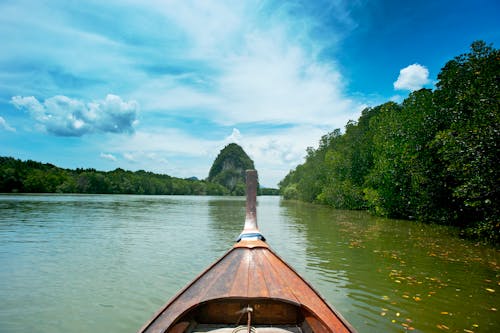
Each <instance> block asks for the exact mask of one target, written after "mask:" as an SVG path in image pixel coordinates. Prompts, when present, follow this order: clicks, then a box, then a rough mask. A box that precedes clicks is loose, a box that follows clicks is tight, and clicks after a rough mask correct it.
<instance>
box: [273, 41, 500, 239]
mask: <svg viewBox="0 0 500 333" xmlns="http://www.w3.org/2000/svg"><path fill="white" fill-rule="evenodd" d="M438 79H439V82H438V83H437V84H436V87H437V89H436V90H435V91H431V90H428V89H422V90H419V91H415V92H413V93H412V94H410V95H409V96H408V98H406V99H405V100H404V102H403V103H402V104H396V103H393V102H388V103H385V104H382V105H379V106H377V107H374V108H367V109H365V110H364V111H363V112H362V114H361V117H360V118H359V120H358V122H352V121H350V122H349V123H348V124H347V125H346V129H345V133H344V134H341V133H340V130H335V131H334V132H332V133H330V134H328V135H325V136H324V137H322V138H321V140H320V143H319V147H318V149H312V148H308V150H307V158H306V161H305V163H303V164H302V165H299V166H298V167H297V168H296V169H295V170H292V171H290V173H289V174H288V175H287V176H286V177H285V178H284V179H283V180H282V181H281V182H280V184H279V185H280V191H281V194H282V195H283V196H284V197H285V198H287V199H288V198H290V199H300V200H304V201H309V202H318V203H323V204H327V205H330V206H332V207H336V208H344V209H363V208H368V209H370V210H371V211H373V212H374V213H375V214H377V215H383V216H388V217H397V218H407V219H417V220H420V221H426V222H435V223H442V224H450V225H456V226H459V227H461V228H462V230H463V234H464V235H467V236H471V237H476V238H480V239H483V240H487V241H489V242H493V243H498V242H499V241H500V208H499V207H500V205H499V204H498V203H499V202H500V194H499V193H500V184H499V180H500V171H499V170H500V168H498V166H499V165H500V147H499V146H500V144H499V137H500V112H499V106H500V103H499V102H500V96H499V91H500V89H499V84H500V53H499V51H498V50H496V49H494V48H493V47H492V46H487V45H486V44H485V43H484V42H481V41H479V42H474V43H473V44H472V46H471V52H470V53H467V54H463V55H460V56H458V57H456V58H455V59H453V60H451V61H449V62H448V63H447V64H446V65H445V66H444V68H443V69H442V71H441V73H440V74H439V76H438Z"/></svg>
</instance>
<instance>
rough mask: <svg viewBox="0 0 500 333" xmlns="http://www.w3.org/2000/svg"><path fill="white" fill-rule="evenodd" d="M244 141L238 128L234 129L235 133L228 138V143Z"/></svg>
mask: <svg viewBox="0 0 500 333" xmlns="http://www.w3.org/2000/svg"><path fill="white" fill-rule="evenodd" d="M241 139H242V136H241V132H240V131H239V130H238V129H237V128H233V132H232V133H231V135H229V136H228V137H227V138H226V140H225V141H226V142H227V143H232V142H234V143H240V141H241Z"/></svg>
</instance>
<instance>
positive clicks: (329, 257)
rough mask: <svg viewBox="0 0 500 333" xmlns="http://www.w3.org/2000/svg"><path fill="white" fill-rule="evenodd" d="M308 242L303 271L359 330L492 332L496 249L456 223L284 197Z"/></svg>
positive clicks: (289, 214)
mask: <svg viewBox="0 0 500 333" xmlns="http://www.w3.org/2000/svg"><path fill="white" fill-rule="evenodd" d="M281 207H282V208H283V210H284V214H285V215H286V216H287V218H288V220H289V222H290V223H292V224H295V225H297V229H300V230H302V231H303V232H304V235H305V237H306V239H307V241H305V242H304V243H305V247H306V249H305V250H306V252H307V268H306V271H307V273H306V274H307V275H309V276H311V278H312V280H315V281H316V282H317V285H318V288H319V289H320V290H321V292H322V293H324V295H325V297H327V299H329V300H330V302H331V303H332V304H334V305H335V306H337V307H339V308H342V310H341V312H342V313H343V314H344V315H345V316H346V317H347V318H348V319H349V320H350V321H351V322H352V323H353V325H354V326H355V327H357V328H358V329H359V330H360V331H361V332H364V331H374V330H375V331H382V330H385V331H393V332H400V331H401V330H414V331H420V332H431V331H440V330H444V331H447V330H449V331H457V332H463V331H465V332H470V331H472V332H474V331H481V332H494V331H496V330H497V329H498V327H499V325H500V322H499V315H498V313H497V310H498V308H499V306H500V304H499V300H498V297H496V292H497V289H498V286H499V284H500V275H499V274H500V270H499V266H498V263H499V258H500V255H499V251H497V250H495V249H491V248H488V247H484V246H480V245H477V244H473V243H470V242H468V241H466V240H463V239H460V238H458V237H457V232H456V230H455V229H453V228H448V227H443V226H435V225H425V224H421V223H417V222H410V221H400V220H389V219H382V218H377V217H373V216H371V215H369V214H367V213H365V212H356V211H342V210H333V209H329V208H327V207H322V206H316V205H309V204H303V203H297V202H281Z"/></svg>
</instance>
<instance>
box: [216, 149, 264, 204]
mask: <svg viewBox="0 0 500 333" xmlns="http://www.w3.org/2000/svg"><path fill="white" fill-rule="evenodd" d="M254 168H255V167H254V163H253V161H252V159H250V157H248V155H247V153H245V151H244V150H243V148H241V147H240V146H239V145H237V144H236V143H230V144H228V145H227V146H226V147H224V148H223V149H222V150H221V151H220V152H219V155H218V156H217V158H216V159H215V161H214V163H213V164H212V167H211V168H210V172H209V174H208V178H207V180H208V181H209V182H213V183H217V184H220V185H222V186H224V187H225V188H227V189H228V190H229V192H230V193H231V194H232V195H245V170H248V169H254Z"/></svg>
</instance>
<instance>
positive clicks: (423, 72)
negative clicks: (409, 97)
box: [394, 64, 430, 91]
mask: <svg viewBox="0 0 500 333" xmlns="http://www.w3.org/2000/svg"><path fill="white" fill-rule="evenodd" d="M429 82H430V81H429V70H428V69H427V68H426V67H425V66H422V65H419V64H413V65H410V66H408V67H405V68H403V69H401V70H400V71H399V76H398V79H397V80H396V82H394V89H397V90H410V91H415V90H418V89H421V88H422V87H423V86H424V85H426V84H428V83H429Z"/></svg>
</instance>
